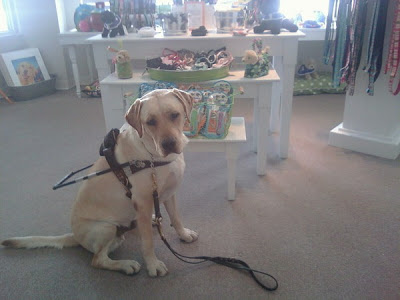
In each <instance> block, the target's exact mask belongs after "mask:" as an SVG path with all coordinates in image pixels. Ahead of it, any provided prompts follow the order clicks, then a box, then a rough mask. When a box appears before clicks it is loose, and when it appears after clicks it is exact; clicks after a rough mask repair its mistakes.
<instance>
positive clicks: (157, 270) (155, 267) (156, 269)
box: [147, 259, 168, 277]
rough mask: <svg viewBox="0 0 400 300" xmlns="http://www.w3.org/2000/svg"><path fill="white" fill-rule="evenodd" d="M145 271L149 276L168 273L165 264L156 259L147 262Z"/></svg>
mask: <svg viewBox="0 0 400 300" xmlns="http://www.w3.org/2000/svg"><path fill="white" fill-rule="evenodd" d="M147 271H148V272H149V276H150V277H156V276H165V275H167V273H168V269H167V267H166V266H165V264H164V263H163V262H162V261H161V260H158V259H155V260H154V261H151V262H149V263H147Z"/></svg>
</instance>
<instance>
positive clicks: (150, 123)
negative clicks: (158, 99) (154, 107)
mask: <svg viewBox="0 0 400 300" xmlns="http://www.w3.org/2000/svg"><path fill="white" fill-rule="evenodd" d="M146 124H147V125H149V126H156V125H157V121H156V119H150V120H148V121H147V122H146Z"/></svg>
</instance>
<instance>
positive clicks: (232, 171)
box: [185, 117, 246, 200]
mask: <svg viewBox="0 0 400 300" xmlns="http://www.w3.org/2000/svg"><path fill="white" fill-rule="evenodd" d="M189 140H190V142H189V144H188V145H187V146H186V147H185V151H190V152H225V157H226V162H227V173H228V200H235V185H236V164H237V158H238V156H239V152H240V146H241V145H242V144H243V143H245V142H246V127H245V123H244V118H242V117H233V118H232V122H231V126H230V128H229V132H228V135H227V136H226V137H225V138H224V139H205V138H201V137H198V138H191V139H189Z"/></svg>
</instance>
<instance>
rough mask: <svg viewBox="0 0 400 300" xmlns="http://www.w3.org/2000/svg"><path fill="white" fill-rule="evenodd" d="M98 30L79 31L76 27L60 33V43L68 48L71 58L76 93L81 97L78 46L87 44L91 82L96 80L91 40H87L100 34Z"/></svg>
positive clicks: (87, 60) (87, 59)
mask: <svg viewBox="0 0 400 300" xmlns="http://www.w3.org/2000/svg"><path fill="white" fill-rule="evenodd" d="M98 34H99V33H98V32H78V31H76V29H74V30H71V31H68V32H64V33H60V34H59V36H58V40H59V43H60V45H62V46H65V47H66V48H67V49H68V55H69V59H70V61H71V64H72V73H73V75H74V81H75V87H76V95H77V96H78V97H79V98H80V97H81V81H80V76H79V68H78V61H77V57H76V48H77V47H78V46H79V45H81V46H82V45H84V46H85V51H86V62H87V65H88V69H89V76H90V82H93V81H94V72H93V71H94V70H93V64H92V55H91V54H92V49H91V46H90V42H88V41H87V39H88V38H90V37H93V36H96V35H98Z"/></svg>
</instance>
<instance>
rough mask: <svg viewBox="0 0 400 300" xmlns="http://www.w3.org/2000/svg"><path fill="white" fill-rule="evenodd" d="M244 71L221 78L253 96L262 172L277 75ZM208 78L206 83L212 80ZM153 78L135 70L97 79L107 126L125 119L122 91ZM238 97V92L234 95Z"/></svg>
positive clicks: (132, 90)
mask: <svg viewBox="0 0 400 300" xmlns="http://www.w3.org/2000/svg"><path fill="white" fill-rule="evenodd" d="M243 74H244V71H231V72H230V76H228V77H225V78H224V80H226V81H229V82H230V83H231V84H232V85H233V86H234V87H235V88H236V89H238V87H239V86H240V87H242V88H243V89H244V91H245V93H244V94H243V95H242V97H246V98H254V119H255V120H254V126H253V128H254V131H253V132H254V140H255V148H256V150H257V174H258V175H264V174H265V172H266V164H267V137H268V131H269V120H270V115H271V97H272V88H273V86H274V85H275V84H277V83H279V76H278V74H277V73H276V71H274V70H270V72H269V74H268V75H267V76H263V77H260V78H256V79H250V78H244V77H243ZM215 81H218V80H214V81H208V82H207V83H211V82H215ZM151 82H155V81H153V80H151V79H150V78H149V76H148V75H143V76H142V74H141V73H134V74H133V77H132V78H130V79H118V77H117V76H116V75H115V74H114V73H113V74H110V75H108V76H107V77H106V78H105V79H103V80H102V81H100V88H101V95H102V101H103V111H104V117H105V121H106V129H107V130H111V129H112V128H119V127H121V124H122V123H123V122H124V115H125V112H126V111H127V109H128V108H129V106H130V104H131V103H126V100H125V98H124V94H125V93H134V94H135V95H137V94H138V89H139V87H140V84H142V83H151ZM235 97H238V96H235Z"/></svg>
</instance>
